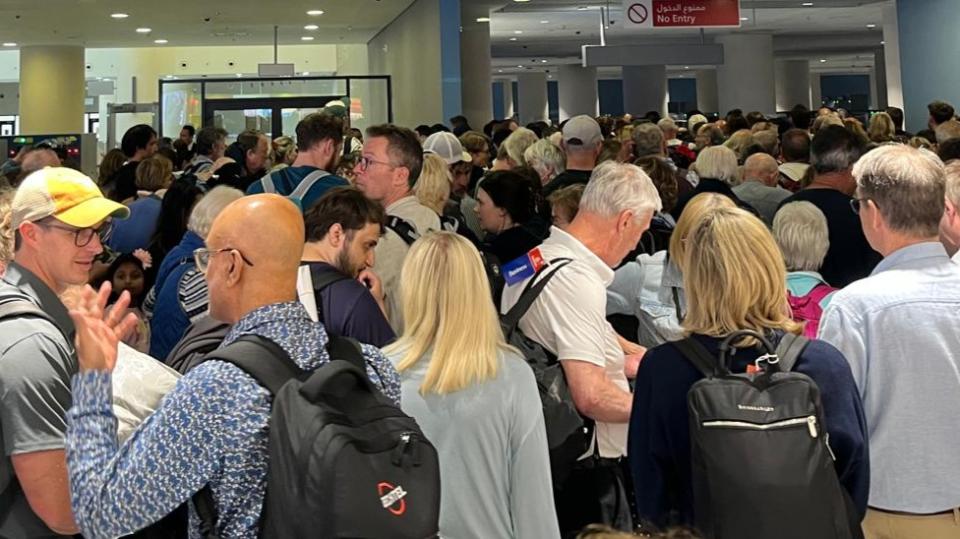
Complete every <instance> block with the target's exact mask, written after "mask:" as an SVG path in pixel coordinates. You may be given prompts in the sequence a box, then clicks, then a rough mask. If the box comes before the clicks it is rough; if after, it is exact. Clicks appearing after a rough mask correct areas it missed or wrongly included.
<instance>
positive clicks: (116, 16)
mask: <svg viewBox="0 0 960 539" xmlns="http://www.w3.org/2000/svg"><path fill="white" fill-rule="evenodd" d="M110 16H111V17H113V18H114V19H126V18H127V17H129V16H130V15H127V14H126V13H111V14H110Z"/></svg>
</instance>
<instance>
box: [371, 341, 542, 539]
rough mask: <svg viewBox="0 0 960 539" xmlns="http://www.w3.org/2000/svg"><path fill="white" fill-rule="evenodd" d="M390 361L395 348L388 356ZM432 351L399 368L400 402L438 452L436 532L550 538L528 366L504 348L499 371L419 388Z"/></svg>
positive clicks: (461, 537) (536, 403) (538, 416)
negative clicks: (460, 383)
mask: <svg viewBox="0 0 960 539" xmlns="http://www.w3.org/2000/svg"><path fill="white" fill-rule="evenodd" d="M389 359H390V361H392V362H393V363H394V365H396V364H397V363H398V362H399V361H400V359H401V355H400V354H393V355H392V356H389ZM429 364H430V353H429V352H428V354H427V355H426V356H424V357H423V358H421V359H420V361H418V362H417V364H416V365H414V367H413V368H411V369H409V370H407V371H404V372H402V373H400V381H401V389H402V393H401V399H400V402H401V407H402V408H403V411H404V412H406V413H407V414H410V415H411V416H413V417H414V418H415V419H416V420H417V423H418V424H419V425H420V428H422V429H423V432H424V434H426V436H427V438H428V439H429V440H430V441H431V442H433V444H434V446H436V448H437V452H438V453H439V456H440V481H441V488H440V490H441V491H442V492H443V496H442V497H441V500H440V535H441V536H443V537H456V538H457V539H471V538H476V539H486V538H488V537H500V538H504V539H507V538H523V539H528V538H529V539H538V538H547V537H549V538H551V539H556V538H557V537H559V536H560V531H559V528H558V524H557V515H556V510H555V509H554V504H553V495H552V492H553V490H552V485H551V479H550V457H549V454H548V450H547V431H546V427H545V426H544V422H543V409H542V408H541V404H540V395H539V393H538V392H537V383H536V380H535V379H534V376H533V371H532V370H531V369H530V367H529V366H527V364H526V363H525V362H524V361H523V359H521V358H520V357H519V356H518V355H516V354H515V353H512V352H503V353H502V354H501V356H500V368H499V370H498V372H497V377H496V378H494V379H492V380H488V381H486V382H484V383H482V384H473V385H472V386H470V387H468V388H466V389H463V390H461V391H457V392H456V393H450V394H447V395H437V394H435V393H430V394H427V395H421V394H420V385H421V384H422V383H423V379H424V377H425V375H426V372H427V368H428V367H429Z"/></svg>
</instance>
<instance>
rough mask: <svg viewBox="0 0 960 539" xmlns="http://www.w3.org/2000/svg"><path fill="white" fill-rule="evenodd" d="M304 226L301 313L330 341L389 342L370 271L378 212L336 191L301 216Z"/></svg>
mask: <svg viewBox="0 0 960 539" xmlns="http://www.w3.org/2000/svg"><path fill="white" fill-rule="evenodd" d="M304 220H305V223H306V236H307V241H306V244H305V245H304V249H303V261H304V262H305V265H304V266H302V267H301V268H300V279H299V282H298V289H299V290H300V291H301V292H300V298H301V301H303V302H304V303H305V304H306V307H307V310H308V311H310V312H311V314H313V313H316V318H317V319H318V320H319V321H320V322H322V323H323V325H324V327H325V328H326V330H327V332H328V333H331V334H333V335H340V336H345V337H352V338H354V339H357V340H358V341H360V342H362V343H366V344H372V345H374V346H376V347H383V346H385V345H387V344H389V343H390V342H392V341H393V340H394V339H395V338H396V335H395V334H394V332H393V329H391V328H390V324H389V323H388V322H387V318H386V315H385V314H384V313H385V308H384V303H383V286H382V284H381V283H380V278H379V277H377V275H376V274H374V273H373V272H372V271H371V270H370V268H371V267H373V261H374V249H375V248H376V246H377V242H378V241H379V240H380V235H381V234H383V232H384V223H385V222H386V215H385V214H384V211H383V208H382V207H381V206H380V205H379V204H377V203H376V202H373V201H370V200H367V199H366V198H365V197H364V196H363V193H361V192H360V191H359V190H357V189H354V188H352V187H337V188H334V189H331V190H330V191H328V192H327V194H325V195H324V196H323V197H321V198H320V200H319V201H317V203H316V204H314V205H313V206H312V207H311V208H310V209H309V210H307V213H306V215H305V216H304ZM308 281H309V282H308ZM304 291H306V294H304ZM310 292H312V293H313V297H312V298H310Z"/></svg>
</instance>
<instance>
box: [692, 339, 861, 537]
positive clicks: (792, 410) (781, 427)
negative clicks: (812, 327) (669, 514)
mask: <svg viewBox="0 0 960 539" xmlns="http://www.w3.org/2000/svg"><path fill="white" fill-rule="evenodd" d="M747 336H749V337H754V338H756V339H758V340H759V341H760V343H761V345H762V346H763V347H764V348H765V349H766V354H767V355H764V356H761V357H760V358H759V359H757V362H756V364H757V367H761V366H762V367H763V368H762V369H761V370H759V371H758V372H756V373H744V374H734V373H731V372H730V365H729V356H730V355H731V352H732V350H733V343H735V342H737V341H738V340H739V339H741V338H743V337H747ZM808 342H809V341H808V340H807V339H806V338H804V337H800V336H796V335H792V334H786V335H784V337H783V338H782V339H781V340H780V343H779V345H778V346H777V350H776V351H774V349H773V347H772V346H771V345H770V343H769V341H767V339H766V338H765V337H763V336H762V335H760V334H759V333H756V332H754V331H737V332H734V333H732V334H731V335H729V336H728V337H727V338H726V339H724V341H723V344H722V345H721V346H720V359H719V361H718V360H717V359H716V358H714V357H713V355H711V354H710V353H709V352H708V351H707V349H706V348H705V347H704V346H703V345H702V344H701V343H699V342H698V341H696V340H694V339H692V338H687V339H684V340H682V341H678V342H675V343H674V345H676V346H677V348H678V349H679V350H680V351H681V352H682V353H683V355H684V356H686V358H687V359H688V360H689V361H690V362H691V363H692V364H693V365H694V366H696V367H697V370H699V371H700V372H702V373H703V374H704V376H706V378H704V379H703V380H700V381H698V382H697V383H695V384H694V385H693V387H692V388H691V389H690V392H689V393H688V394H687V405H688V408H689V411H690V456H691V469H692V476H693V499H694V516H695V520H696V524H697V527H698V528H699V529H700V531H701V532H703V533H704V534H705V535H706V537H709V538H711V539H753V538H756V539H760V538H763V539H767V538H770V537H776V538H777V539H810V538H813V537H816V538H817V539H851V538H853V537H860V536H861V535H860V533H861V532H860V525H859V519H858V518H856V516H855V515H856V514H857V513H856V510H855V509H854V508H853V505H852V502H851V500H850V498H849V495H847V493H846V491H845V490H844V489H843V487H842V486H841V485H840V481H839V479H838V478H837V472H836V469H835V468H834V460H835V458H834V456H833V451H832V450H831V449H830V440H829V438H830V436H829V434H828V432H827V430H826V428H825V426H824V425H825V423H824V416H823V407H822V405H821V402H820V389H819V388H818V387H817V384H816V383H815V382H814V381H813V380H811V379H810V378H809V377H808V376H806V375H804V374H800V373H796V372H791V370H792V369H793V366H794V365H795V364H796V361H797V358H798V357H799V356H800V354H801V352H802V351H803V349H804V347H805V346H806V345H807V343H808Z"/></svg>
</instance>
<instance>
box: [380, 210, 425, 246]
mask: <svg viewBox="0 0 960 539" xmlns="http://www.w3.org/2000/svg"><path fill="white" fill-rule="evenodd" d="M387 228H389V229H390V230H392V231H394V232H396V233H397V235H398V236H400V238H401V239H402V240H403V241H404V242H405V243H406V244H407V245H413V243H414V242H415V241H417V240H419V239H420V234H418V233H417V229H416V228H413V225H411V224H410V223H409V222H407V221H405V220H403V219H401V218H400V217H397V216H396V215H388V216H387Z"/></svg>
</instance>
